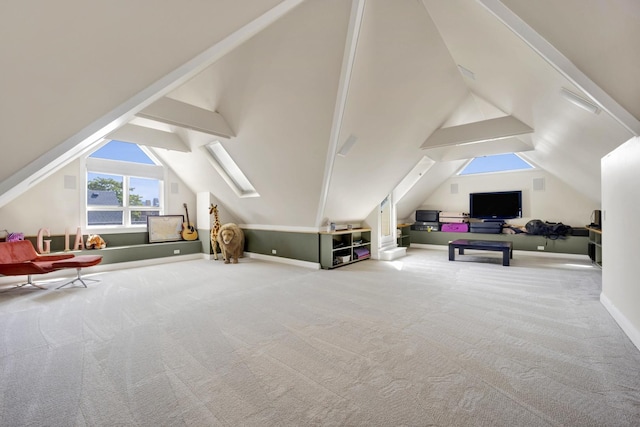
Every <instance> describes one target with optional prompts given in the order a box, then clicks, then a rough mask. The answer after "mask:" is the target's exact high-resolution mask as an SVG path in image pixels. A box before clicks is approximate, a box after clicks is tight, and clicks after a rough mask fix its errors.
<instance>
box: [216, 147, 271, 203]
mask: <svg viewBox="0 0 640 427" xmlns="http://www.w3.org/2000/svg"><path fill="white" fill-rule="evenodd" d="M206 148H207V151H208V152H209V154H210V155H211V156H210V161H211V164H212V165H213V167H215V168H216V170H217V171H218V173H219V174H220V175H221V176H222V178H223V179H224V180H225V181H226V182H227V184H229V186H230V187H231V188H232V189H233V191H235V192H236V194H237V195H238V196H239V197H260V195H259V194H258V192H257V191H256V189H255V188H254V187H253V185H251V183H250V182H249V179H248V178H247V177H246V176H245V174H244V173H243V172H242V171H241V170H240V168H239V167H238V165H237V164H236V162H234V161H233V159H232V158H231V156H230V155H229V153H227V150H225V149H224V147H223V146H222V144H221V143H220V142H217V141H216V142H212V143H211V144H209V145H207V146H206Z"/></svg>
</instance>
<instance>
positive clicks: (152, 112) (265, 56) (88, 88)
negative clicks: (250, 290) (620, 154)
mask: <svg viewBox="0 0 640 427" xmlns="http://www.w3.org/2000/svg"><path fill="white" fill-rule="evenodd" d="M16 3H18V2H16ZM239 3H240V2H235V1H233V0H226V1H223V0H218V1H215V2H199V1H196V0H192V1H185V2H181V3H180V4H179V5H178V4H176V3H175V2H171V1H168V0H163V1H156V0H141V1H139V2H135V4H134V5H132V4H130V2H124V1H122V2H109V3H107V4H105V5H103V6H101V7H100V10H95V9H94V8H91V9H90V8H88V6H86V5H85V4H84V2H82V1H81V0H75V1H62V2H56V6H55V7H54V6H53V4H52V5H49V4H48V3H45V4H43V5H41V7H40V8H39V9H37V10H36V9H32V8H31V7H30V6H29V5H25V4H15V5H13V4H12V5H11V6H10V7H7V9H9V10H8V11H7V12H8V13H3V18H2V21H3V26H0V27H1V28H2V29H1V30H0V31H1V32H2V33H0V35H2V36H3V37H2V38H1V40H3V41H2V42H0V57H3V58H6V59H7V64H8V66H7V67H6V72H5V73H4V74H5V76H4V78H3V79H2V81H0V90H1V92H0V93H3V97H2V100H1V101H0V102H1V104H0V107H1V112H2V114H0V121H1V122H0V125H1V126H2V128H3V130H4V138H3V142H2V147H3V152H4V153H5V158H11V159H12V160H13V161H12V162H11V163H10V164H7V165H6V166H5V167H4V168H2V169H1V170H0V206H2V205H3V204H5V203H7V202H8V201H10V200H11V199H12V198H14V197H15V196H16V195H17V194H19V192H21V191H25V190H26V189H28V187H29V185H31V184H33V183H35V182H37V181H38V180H39V179H42V177H43V176H45V175H46V173H51V172H52V171H54V170H55V169H56V168H57V167H59V166H61V165H64V164H65V162H68V161H70V160H71V159H72V158H73V157H74V156H77V155H78V154H81V153H82V152H83V151H84V150H86V149H88V148H90V147H91V145H92V144H94V143H96V142H98V141H99V140H100V139H101V138H102V137H104V136H105V135H108V134H109V133H110V132H114V131H115V132H116V133H114V134H113V135H118V136H119V137H121V138H123V139H127V138H128V139H132V140H133V139H136V141H134V142H141V143H150V144H152V145H156V146H157V147H158V148H156V149H155V152H156V153H157V154H158V156H159V157H160V158H162V159H163V160H164V161H165V162H167V164H169V165H170V166H171V168H172V169H173V170H174V171H175V172H176V173H177V174H178V175H179V176H180V177H181V179H182V180H183V181H184V182H185V183H186V184H187V185H188V186H189V187H190V188H191V190H192V191H194V192H202V191H209V192H211V193H213V194H214V195H215V196H216V198H217V199H218V200H219V201H220V202H221V203H223V204H225V206H228V207H229V209H231V210H232V211H233V212H234V213H235V214H236V215H237V216H238V218H239V219H240V220H241V222H243V223H246V224H263V225H271V226H288V227H309V228H313V227H317V226H319V225H321V224H322V223H323V222H324V221H325V220H326V219H327V218H330V219H332V220H337V221H345V222H347V221H361V220H363V219H364V218H365V217H366V216H367V215H368V214H369V213H370V212H371V211H372V210H373V209H374V208H375V206H376V205H377V204H378V203H379V202H381V201H382V200H383V199H384V197H385V196H386V195H387V194H389V193H390V192H391V191H393V189H394V188H395V187H396V185H398V184H399V183H401V182H402V181H403V179H404V178H405V176H407V175H408V174H411V173H417V172H416V170H418V169H420V170H421V172H420V174H419V175H416V178H415V179H413V178H411V176H409V178H411V179H410V181H411V183H412V184H414V185H413V186H412V187H411V186H409V187H408V189H407V188H403V190H402V193H403V198H402V199H401V200H400V201H399V205H398V207H399V210H400V212H399V214H398V215H399V217H407V216H409V214H410V212H411V211H412V210H413V209H415V208H416V207H417V206H419V205H420V203H421V202H422V201H424V200H425V199H426V198H427V197H428V196H429V194H431V193H432V192H433V191H434V190H435V189H436V188H437V187H438V186H439V185H440V184H441V183H442V182H444V181H445V180H446V179H447V178H448V177H450V176H451V174H453V173H455V171H456V170H457V169H458V168H459V167H460V166H461V165H462V164H463V163H464V162H465V161H466V159H467V158H470V157H473V156H478V155H483V154H495V153H498V152H508V151H514V150H516V151H520V152H521V155H522V156H523V157H524V158H526V159H527V160H529V161H531V162H532V163H534V164H536V165H538V166H540V167H542V168H544V169H546V170H547V171H548V172H549V173H551V174H553V175H555V176H557V177H558V178H559V179H561V180H562V181H564V182H565V183H567V184H568V185H570V186H571V187H573V188H574V189H575V190H576V191H578V192H580V193H582V194H584V195H586V196H587V197H589V198H591V199H594V200H596V201H597V200H599V195H600V191H599V189H600V175H599V173H594V171H599V169H600V159H601V158H602V157H603V156H604V155H605V154H607V153H608V152H610V151H611V150H612V149H614V148H616V147H617V146H618V145H620V144H622V143H623V142H625V141H626V140H628V139H629V138H630V137H631V136H633V135H634V134H638V133H639V132H640V124H639V122H638V117H640V101H638V100H640V80H638V79H637V77H636V74H637V73H636V71H637V70H638V69H640V49H637V45H638V42H640V26H638V25H637V22H639V19H640V2H637V1H635V0H611V1H608V2H606V3H607V5H606V7H604V6H603V3H604V2H601V1H598V0H564V1H563V2H557V1H553V0H538V1H536V2H530V1H525V0H503V1H497V0H479V1H474V0H447V1H446V2H445V1H442V0H422V1H417V0H394V1H388V0H366V1H365V0H355V1H353V2H348V1H344V0H306V1H303V0H285V1H275V0H272V1H264V0H251V1H250V0H246V1H243V2H242V6H240V5H239ZM17 17H21V18H23V19H16V18H17ZM24 17H28V19H24ZM56 18H59V19H56ZM5 21H6V22H5ZM17 21H20V22H17ZM4 24H6V25H4ZM9 36H11V37H9ZM458 66H462V67H464V68H465V69H467V70H469V71H471V72H472V73H473V76H472V77H473V78H471V77H469V76H465V75H463V74H462V73H461V72H460V69H459V67H458ZM562 88H566V89H569V90H571V91H572V92H574V93H576V94H579V95H580V96H582V97H584V98H585V99H588V100H590V101H591V102H593V103H595V104H596V105H598V106H599V107H600V108H601V109H602V111H601V112H600V113H599V114H597V115H594V114H591V113H588V112H586V111H584V110H582V109H580V108H578V107H576V106H575V105H573V104H570V103H569V102H567V101H566V100H565V99H563V98H562V97H561V95H560V91H561V89H562ZM166 98H170V99H172V100H174V101H179V103H171V102H170V101H169V100H167V99H166ZM154 103H155V104H154ZM162 103H165V104H167V103H168V104H170V105H177V106H180V105H183V104H188V105H187V107H189V108H193V107H198V109H197V110H191V111H192V113H190V114H189V115H187V116H186V117H184V116H183V117H180V115H179V114H178V113H179V110H180V108H178V107H176V110H175V111H176V114H175V116H174V118H173V119H171V118H169V120H166V119H167V118H166V117H164V118H162V120H163V122H162V123H159V122H158V121H156V119H157V120H160V119H159V118H158V116H159V115H161V114H164V112H165V111H171V107H168V110H167V109H165V110H162V109H158V106H159V105H160V104H162ZM202 110H206V111H202ZM200 113H202V114H200ZM136 114H138V116H136ZM196 116H197V117H200V118H202V120H200V121H197V123H196V120H195V119H194V120H193V121H190V123H185V122H187V121H189V120H188V118H190V117H196ZM505 116H513V117H514V118H516V119H518V120H519V121H521V122H523V123H524V124H525V125H526V126H528V127H530V128H532V129H533V133H531V134H525V135H519V136H516V137H514V139H511V140H504V141H492V142H490V143H480V144H473V145H468V146H464V148H462V147H458V146H456V145H455V144H454V143H451V144H450V145H449V146H440V147H439V148H438V149H437V150H428V149H427V150H423V149H421V146H422V145H423V144H425V141H428V139H429V137H430V136H432V135H433V134H434V132H436V131H437V130H438V129H440V128H442V127H453V126H459V125H465V124H468V123H474V122H481V121H485V120H490V119H496V118H500V117H505ZM208 118H210V120H211V123H210V125H209V124H208V123H207V120H208ZM127 123H131V124H127ZM203 123H204V126H201V125H202V124H203ZM124 125H126V126H124ZM123 126H124V127H123ZM225 126H226V128H225ZM223 128H224V129H223ZM145 129H147V130H148V131H150V134H146V133H145ZM221 129H223V130H221ZM221 134H222V135H227V136H229V137H228V138H226V137H222V138H221V137H220V135H221ZM349 138H351V139H352V140H355V141H356V142H355V144H354V146H353V148H352V149H351V151H350V152H349V153H348V154H347V155H346V156H339V155H336V152H337V151H338V150H339V149H340V148H341V147H342V145H343V144H344V142H345V141H346V140H347V139H349ZM214 140H219V141H220V142H221V143H222V144H223V146H224V147H225V149H226V150H227V151H228V152H229V154H230V155H231V157H232V158H233V159H234V160H235V161H236V163H237V164H238V165H239V166H240V168H241V169H242V170H243V171H244V172H245V174H246V175H247V177H248V178H249V180H250V181H251V183H252V184H253V186H254V187H256V190H257V192H258V193H259V194H260V197H258V198H241V197H238V196H237V195H236V193H235V192H234V191H232V190H231V188H229V187H228V185H227V184H226V183H225V181H224V180H223V178H222V177H221V176H220V175H219V174H218V173H217V171H216V170H215V168H214V167H213V166H212V165H211V162H210V161H209V160H208V159H207V154H206V152H205V151H204V149H203V145H205V144H208V143H210V142H212V141H214ZM153 141H158V142H157V143H154V142H153ZM514 147H516V148H514ZM525 150H526V151H525ZM425 156H427V157H428V156H431V160H429V159H427V160H428V161H427V162H425ZM434 161H435V162H434ZM416 165H418V168H416V169H415V170H414V166H416ZM420 165H425V166H424V168H422V166H420ZM408 181H409V179H408V180H406V181H405V182H408Z"/></svg>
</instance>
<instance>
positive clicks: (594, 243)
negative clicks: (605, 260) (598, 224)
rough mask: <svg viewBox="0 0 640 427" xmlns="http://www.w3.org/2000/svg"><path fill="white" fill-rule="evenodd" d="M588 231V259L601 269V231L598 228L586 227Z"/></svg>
mask: <svg viewBox="0 0 640 427" xmlns="http://www.w3.org/2000/svg"><path fill="white" fill-rule="evenodd" d="M587 230H589V258H591V261H592V262H593V263H594V264H595V265H597V266H598V267H600V268H602V230H601V229H599V228H592V227H587Z"/></svg>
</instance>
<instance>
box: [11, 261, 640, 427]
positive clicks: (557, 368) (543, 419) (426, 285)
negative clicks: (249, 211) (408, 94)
mask: <svg viewBox="0 0 640 427" xmlns="http://www.w3.org/2000/svg"><path fill="white" fill-rule="evenodd" d="M484 254H486V255H484ZM484 254H482V253H478V254H476V255H465V256H462V257H458V259H459V260H457V261H455V262H449V261H448V260H447V253H446V251H441V250H427V249H413V248H412V249H410V250H409V251H408V255H407V256H406V257H404V258H401V259H398V260H395V261H389V262H386V261H373V260H369V261H365V262H361V263H356V264H352V265H349V266H345V267H342V268H338V269H335V270H332V271H324V270H311V269H305V268H301V267H294V266H288V265H282V264H276V263H269V262H264V261H259V260H256V259H249V258H244V259H242V260H241V261H240V263H239V264H237V265H225V264H223V263H222V261H208V260H193V261H186V262H180V263H173V264H163V265H157V266H147V267H140V268H130V269H126V270H119V271H110V272H104V273H99V274H96V275H93V276H91V277H92V278H98V279H100V282H99V283H92V284H89V288H88V289H84V288H78V287H75V288H63V289H60V290H53V288H54V287H55V286H54V285H55V284H54V283H51V284H49V288H50V290H45V291H42V290H31V289H16V290H12V291H9V292H4V293H1V294H0V384H1V386H0V387H1V390H0V425H2V426H117V425H119V426H136V425H139V426H182V425H186V426H217V425H220V426H307V425H322V426H430V425H437V426H633V425H635V426H637V425H640V352H639V351H638V349H637V348H636V347H634V346H633V344H632V343H631V342H630V341H629V339H628V338H627V337H626V336H625V335H624V334H623V332H622V331H621V330H620V329H619V327H618V326H617V325H616V323H615V322H614V321H613V319H612V318H611V317H610V316H609V315H608V313H607V312H606V310H605V309H604V308H603V307H602V305H601V304H600V302H599V294H600V288H601V271H600V270H598V269H597V268H594V267H592V266H591V264H590V261H589V260H588V259H587V258H586V257H585V259H581V258H580V259H578V258H575V257H572V258H566V259H564V258H550V257H538V256H533V255H523V254H518V253H516V254H515V255H514V259H513V261H512V265H511V266H510V267H503V266H502V265H501V259H500V257H501V255H500V254H498V253H488V252H487V253H484ZM3 288H5V287H3Z"/></svg>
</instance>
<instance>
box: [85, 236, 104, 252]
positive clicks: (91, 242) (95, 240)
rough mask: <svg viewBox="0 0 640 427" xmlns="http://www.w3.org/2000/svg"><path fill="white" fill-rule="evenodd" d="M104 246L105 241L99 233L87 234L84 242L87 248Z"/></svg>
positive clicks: (102, 247)
mask: <svg viewBox="0 0 640 427" xmlns="http://www.w3.org/2000/svg"><path fill="white" fill-rule="evenodd" d="M106 247H107V242H105V241H104V239H103V238H102V237H100V235H99V234H89V237H88V238H87V244H86V248H87V249H104V248H106Z"/></svg>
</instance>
